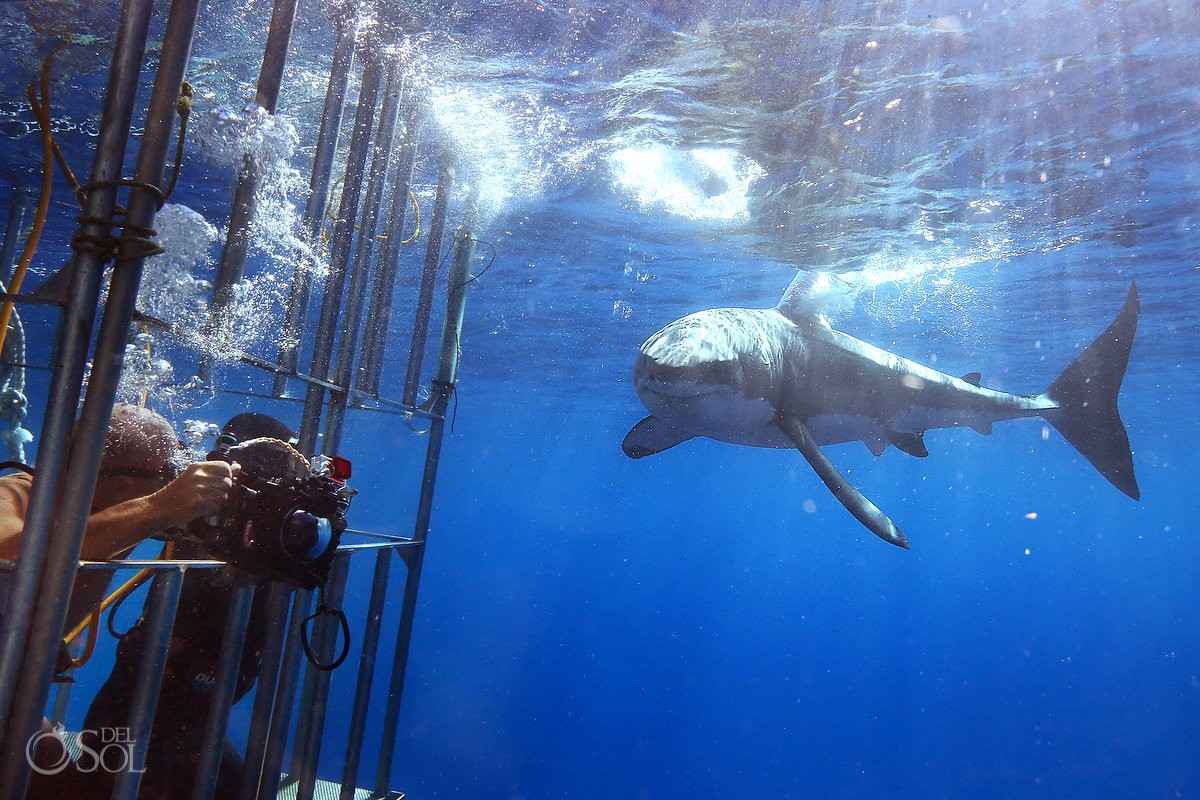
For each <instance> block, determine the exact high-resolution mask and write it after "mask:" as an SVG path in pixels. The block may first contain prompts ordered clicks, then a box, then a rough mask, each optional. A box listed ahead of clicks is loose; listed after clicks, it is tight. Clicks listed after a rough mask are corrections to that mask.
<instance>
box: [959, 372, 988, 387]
mask: <svg viewBox="0 0 1200 800" xmlns="http://www.w3.org/2000/svg"><path fill="white" fill-rule="evenodd" d="M962 379H963V380H964V381H966V382H967V383H969V384H971V385H972V386H978V385H979V382H980V381H981V380H983V373H980V372H968V373H967V374H966V375H963V376H962Z"/></svg>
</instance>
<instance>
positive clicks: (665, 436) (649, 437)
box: [621, 415, 695, 458]
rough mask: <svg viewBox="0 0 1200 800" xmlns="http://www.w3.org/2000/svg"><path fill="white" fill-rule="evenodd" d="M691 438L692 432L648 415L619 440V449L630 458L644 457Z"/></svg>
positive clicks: (692, 436)
mask: <svg viewBox="0 0 1200 800" xmlns="http://www.w3.org/2000/svg"><path fill="white" fill-rule="evenodd" d="M692 438H695V437H694V435H693V434H690V433H684V432H683V431H681V430H679V429H678V428H674V427H672V426H671V425H669V424H667V423H666V422H663V421H662V420H661V419H659V418H658V417H656V416H654V415H650V416H648V417H646V418H645V419H644V420H642V421H641V422H639V423H638V424H637V425H634V426H633V428H631V429H630V431H629V433H627V434H625V440H624V441H623V442H621V451H622V452H624V453H625V455H627V456H629V457H630V458H645V457H646V456H652V455H654V454H655V453H661V452H662V451H663V450H667V449H669V448H672V447H674V446H675V445H677V444H679V443H680V442H686V441H687V440H688V439H692Z"/></svg>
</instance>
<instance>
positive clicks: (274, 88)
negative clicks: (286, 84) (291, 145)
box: [254, 0, 296, 114]
mask: <svg viewBox="0 0 1200 800" xmlns="http://www.w3.org/2000/svg"><path fill="white" fill-rule="evenodd" d="M295 24H296V0H275V5H274V6H273V7H272V8H271V23H270V25H269V26H268V27H267V43H266V44H265V45H264V46H263V63H262V69H260V70H259V72H258V89H257V90H256V91H255V93H254V103H255V105H258V106H259V107H261V108H264V109H266V110H267V113H268V114H274V113H275V109H276V108H278V106H279V90H280V88H281V87H282V86H283V68H284V66H285V64H286V63H287V54H288V48H289V47H291V44H292V29H293V28H294V27H295Z"/></svg>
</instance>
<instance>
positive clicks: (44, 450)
mask: <svg viewBox="0 0 1200 800" xmlns="http://www.w3.org/2000/svg"><path fill="white" fill-rule="evenodd" d="M152 10H153V8H152V2H151V0H125V2H124V4H123V6H122V9H121V19H120V27H119V28H118V30H117V38H116V44H115V45H114V49H113V57H112V63H111V66H110V67H109V73H108V87H107V89H106V92H105V97H104V109H103V112H102V114H101V118H100V134H99V136H98V137H97V140H96V153H95V156H94V158H93V161H92V169H91V173H90V176H89V177H90V180H91V181H93V182H98V183H100V185H98V186H97V188H95V189H93V190H92V191H90V192H88V199H87V206H86V208H85V212H84V215H83V218H84V219H85V220H96V221H84V222H80V224H79V229H78V231H77V232H76V234H75V236H76V239H82V240H89V241H94V240H101V239H104V238H106V237H108V236H109V235H110V234H111V233H112V227H113V226H112V224H111V223H108V222H100V221H99V220H110V219H112V214H113V209H114V208H115V206H116V199H117V188H116V186H115V185H111V184H107V183H104V182H106V181H113V180H116V179H117V178H119V177H121V170H122V165H123V164H124V159H125V146H126V143H127V142H128V140H129V128H130V123H131V122H132V120H133V108H134V98H135V97H136V95H137V86H138V75H139V74H140V72H141V69H142V58H143V54H144V51H145V49H146V36H147V32H148V30H149V27H150V16H151V12H152ZM104 260H105V259H104V257H103V256H102V255H101V254H100V253H98V252H93V251H92V250H82V251H80V252H78V253H77V254H76V255H75V257H74V259H73V264H72V267H71V292H70V293H69V294H68V297H67V306H66V309H65V310H64V313H63V323H62V326H61V327H60V329H59V337H58V342H57V347H56V348H55V353H56V357H55V360H54V371H53V375H52V377H51V380H50V393H49V396H48V397H47V402H46V411H45V416H44V417H43V420H42V443H41V445H40V446H39V447H38V478H37V480H35V481H34V482H33V490H32V496H31V498H30V503H29V510H28V514H27V515H26V517H25V531H24V534H23V535H22V538H21V556H20V558H19V559H18V562H17V566H16V570H15V572H14V573H13V579H12V586H11V587H10V593H9V598H8V604H7V607H6V613H5V623H4V624H3V626H0V738H4V737H7V736H8V719H9V710H10V708H11V704H12V698H13V696H14V692H15V690H16V686H17V676H18V675H19V674H20V672H21V669H22V662H23V660H24V659H25V657H26V655H27V653H28V648H27V647H26V636H27V634H28V632H29V625H28V622H29V619H30V616H31V614H32V610H33V605H34V600H35V598H36V597H37V596H38V595H39V594H40V590H39V583H38V580H39V576H40V574H41V570H42V565H43V563H44V559H45V553H46V548H47V546H48V545H49V541H50V528H51V526H52V525H53V521H54V510H55V499H56V497H57V495H58V487H59V481H60V478H61V475H62V471H63V469H64V467H65V465H66V460H67V453H68V451H69V448H68V442H69V437H70V433H71V424H72V422H74V420H75V408H76V405H77V404H78V402H79V390H80V387H81V386H82V383H83V370H84V365H85V363H86V361H87V351H88V345H89V344H90V340H91V336H92V327H93V324H94V322H95V316H96V301H97V298H98V297H99V293H100V278H101V276H102V274H103V267H104ZM41 655H42V656H43V657H45V656H46V655H47V654H45V653H43V654H41ZM4 752H5V753H8V755H5V756H3V758H4V760H5V761H6V762H7V761H10V760H11V759H13V758H16V757H20V758H21V759H22V760H23V759H24V756H23V754H22V755H20V756H16V755H13V754H12V753H11V751H9V750H7V749H6V750H5V751H4ZM4 788H5V787H4V784H3V783H0V795H2V794H4V791H3V790H4Z"/></svg>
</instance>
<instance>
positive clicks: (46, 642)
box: [0, 0, 199, 795]
mask: <svg viewBox="0 0 1200 800" xmlns="http://www.w3.org/2000/svg"><path fill="white" fill-rule="evenodd" d="M198 13H199V0H175V2H173V3H172V5H171V10H170V12H169V14H168V18H167V27H166V36H165V37H164V41H163V47H162V53H161V57H160V60H159V67H158V72H157V74H156V75H155V79H154V88H153V90H152V92H151V96H150V106H149V109H148V111H147V117H146V126H145V135H144V138H143V140H142V144H141V147H140V148H139V151H138V159H137V167H136V169H135V173H134V174H135V184H134V186H133V188H132V189H131V191H130V196H129V203H128V210H127V212H126V215H125V222H124V223H123V227H124V229H125V230H126V231H127V232H129V233H132V234H134V235H135V236H143V235H144V234H145V232H146V231H148V230H151V224H152V223H153V221H154V215H155V213H156V212H157V208H158V203H159V196H160V195H159V193H158V192H157V191H153V190H151V189H149V188H145V186H146V185H152V186H158V185H161V183H162V179H163V172H164V169H165V167H166V159H167V151H168V148H169V147H170V140H171V133H172V129H173V127H174V124H173V123H174V120H175V105H176V100H177V98H178V96H179V87H180V84H181V83H182V81H183V75H184V72H185V70H186V68H187V64H188V61H189V59H190V57H191V48H192V40H193V38H194V35H195V29H196V19H197V16H198ZM146 256H147V248H146V246H145V244H144V242H142V241H140V240H138V239H136V238H132V237H127V238H123V239H122V240H121V243H120V246H119V248H118V252H117V260H116V267H115V268H114V270H113V277H112V280H111V282H110V285H109V293H108V300H107V302H106V304H105V312H104V317H103V320H102V321H101V324H100V332H99V336H98V340H97V344H96V355H95V358H94V361H93V369H92V374H91V380H90V381H89V383H88V391H87V394H86V396H85V398H84V403H83V410H82V413H81V414H80V425H79V431H78V434H77V436H76V437H75V441H74V443H73V446H72V447H71V451H70V459H69V462H68V464H67V471H66V475H65V479H64V481H63V486H62V492H61V499H60V502H59V503H58V508H57V514H56V520H55V526H54V531H53V546H52V547H51V548H50V549H49V551H48V552H47V553H46V559H45V563H44V564H43V569H42V574H41V584H40V585H41V586H46V587H53V589H52V590H51V591H46V592H42V593H41V594H40V596H39V597H38V602H37V604H36V605H35V607H34V609H33V616H32V617H31V618H30V619H29V622H30V632H29V636H28V642H27V650H28V653H29V655H28V657H27V658H26V660H25V665H24V667H25V668H24V669H22V670H20V671H19V673H18V677H17V680H16V682H15V685H14V686H13V687H12V709H11V711H10V716H9V719H8V726H7V729H6V738H5V744H4V752H3V771H2V772H0V788H11V789H15V790H16V791H13V794H14V795H19V794H20V790H21V788H22V787H24V785H25V783H26V781H27V779H28V775H29V765H28V764H27V763H24V761H25V759H24V754H23V748H24V742H23V741H22V739H23V738H25V737H27V736H28V735H29V734H31V733H32V732H33V731H34V730H35V729H36V728H37V726H38V725H39V724H40V721H41V710H42V704H43V703H44V701H45V698H46V693H47V690H48V688H49V685H50V679H51V676H52V674H53V671H54V656H53V654H54V652H55V651H56V649H57V642H58V637H59V632H60V631H61V630H62V628H63V624H64V621H65V618H66V614H67V602H68V599H69V593H68V592H65V591H60V589H61V587H65V586H68V585H70V584H71V582H72V579H73V578H74V575H75V570H76V568H77V565H78V559H79V552H80V548H81V546H82V543H83V534H84V528H85V525H86V523H87V517H88V512H89V510H90V505H91V497H92V491H93V488H94V486H95V480H96V472H97V470H98V468H99V463H100V455H101V452H102V449H103V446H104V435H105V432H106V430H107V428H108V418H109V416H110V414H111V410H112V406H113V399H114V397H115V396H116V389H117V382H118V379H119V378H120V370H121V364H122V361H123V358H124V353H125V342H126V340H127V338H128V332H129V323H130V319H131V317H132V314H133V307H134V302H135V300H136V298H137V290H138V284H139V283H140V282H141V276H142V267H143V264H144V262H145V259H146ZM44 502H47V498H46V497H45V496H44V494H43V495H39V492H38V491H37V488H36V485H35V487H34V491H33V495H32V498H31V503H30V516H31V517H32V516H34V509H35V506H36V505H37V504H38V503H44ZM26 533H28V528H27V530H26ZM19 571H20V570H19V569H18V573H19Z"/></svg>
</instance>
